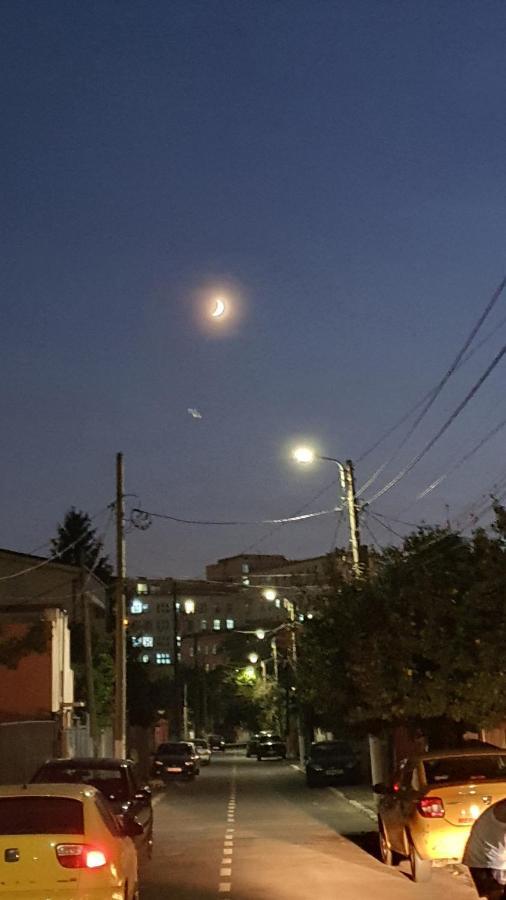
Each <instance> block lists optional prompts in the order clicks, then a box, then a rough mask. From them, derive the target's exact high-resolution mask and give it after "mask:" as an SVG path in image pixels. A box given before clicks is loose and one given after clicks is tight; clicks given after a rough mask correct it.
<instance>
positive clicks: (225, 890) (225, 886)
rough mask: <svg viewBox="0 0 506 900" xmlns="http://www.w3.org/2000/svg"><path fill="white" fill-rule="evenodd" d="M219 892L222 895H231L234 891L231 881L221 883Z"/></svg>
mask: <svg viewBox="0 0 506 900" xmlns="http://www.w3.org/2000/svg"><path fill="white" fill-rule="evenodd" d="M218 890H219V892H220V894H229V893H230V891H231V890H232V885H231V883H230V881H220V884H219V887H218Z"/></svg>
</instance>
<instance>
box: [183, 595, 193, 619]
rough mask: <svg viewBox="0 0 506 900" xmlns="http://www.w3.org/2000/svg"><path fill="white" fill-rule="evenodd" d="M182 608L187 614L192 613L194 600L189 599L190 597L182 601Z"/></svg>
mask: <svg viewBox="0 0 506 900" xmlns="http://www.w3.org/2000/svg"><path fill="white" fill-rule="evenodd" d="M183 608H184V611H185V613H186V615H187V616H191V615H193V613H194V612H195V600H191V599H190V598H188V599H187V600H185V601H184V603H183Z"/></svg>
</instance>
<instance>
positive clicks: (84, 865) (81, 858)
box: [56, 844, 107, 869]
mask: <svg viewBox="0 0 506 900" xmlns="http://www.w3.org/2000/svg"><path fill="white" fill-rule="evenodd" d="M56 856H57V858H58V862H59V863H60V865H61V866H63V868H64V869H100V868H101V867H102V866H105V865H106V863H107V857H106V855H105V853H103V852H102V850H97V849H96V848H95V847H88V846H87V845H86V844H57V845H56Z"/></svg>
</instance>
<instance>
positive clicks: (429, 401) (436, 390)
mask: <svg viewBox="0 0 506 900" xmlns="http://www.w3.org/2000/svg"><path fill="white" fill-rule="evenodd" d="M505 287H506V277H504V278H503V279H502V281H501V282H500V284H499V285H498V287H497V288H496V289H495V291H494V293H493V294H492V297H491V298H490V300H489V302H488V303H487V305H486V307H485V309H484V310H483V312H482V314H481V316H480V317H479V319H478V321H477V322H476V323H475V325H474V326H473V328H472V329H471V332H470V333H469V335H468V337H467V339H466V341H465V342H464V344H463V346H462V347H461V349H460V350H459V352H458V353H457V356H456V357H455V359H454V361H453V363H452V364H451V366H450V368H449V369H448V370H447V372H446V374H445V375H444V376H443V378H442V379H441V380H440V381H439V382H438V384H437V385H435V387H433V388H431V389H430V391H428V392H427V394H425V395H424V397H422V398H421V400H419V401H418V402H417V403H416V404H415V405H414V406H413V407H412V408H411V409H410V410H409V411H408V412H407V413H405V414H404V415H403V416H402V417H401V418H400V419H399V420H398V421H397V422H396V423H395V424H394V425H392V426H391V428H389V429H388V430H387V431H386V432H385V433H384V434H383V435H382V436H381V437H380V438H379V439H378V440H377V441H375V443H374V444H372V446H371V447H369V448H368V449H367V450H365V451H364V453H362V454H361V456H359V457H358V458H357V462H362V460H364V459H365V458H366V457H367V456H369V454H370V453H372V452H373V450H376V448H377V447H379V446H380V444H382V443H383V442H384V441H385V440H386V439H387V438H388V437H390V435H391V434H393V433H394V432H395V431H397V429H398V428H400V426H401V425H404V423H405V422H407V421H408V419H410V418H411V416H412V415H413V414H414V413H415V412H416V411H417V410H418V409H420V407H421V406H423V409H422V411H421V413H420V414H419V415H418V417H417V418H416V420H415V422H414V423H413V424H412V426H411V428H410V430H409V431H408V434H407V435H406V436H405V437H404V438H403V440H402V441H401V443H400V444H399V445H398V446H397V447H396V449H395V450H394V452H393V454H392V455H391V456H390V457H389V458H388V460H386V461H385V463H383V465H382V466H380V468H379V469H378V471H377V474H376V473H375V474H374V476H372V478H371V479H370V481H369V482H368V483H367V485H363V486H362V488H361V489H360V491H361V492H363V491H364V490H366V489H367V487H370V485H371V484H372V483H373V480H376V478H377V477H378V475H379V474H380V473H381V472H382V471H383V469H385V468H386V466H387V465H389V463H390V462H392V460H393V459H394V458H395V457H396V456H397V454H398V453H399V452H400V450H401V449H402V448H403V447H404V446H405V444H406V443H407V441H408V440H409V439H410V437H411V436H412V434H413V433H414V431H415V430H416V428H417V427H418V425H419V424H420V422H421V421H422V419H423V418H424V417H425V415H426V414H427V412H428V411H429V409H430V408H431V406H432V405H433V404H434V402H435V400H436V399H437V398H438V396H439V394H440V393H441V391H442V390H443V388H444V386H445V385H446V383H447V382H448V381H449V379H450V378H451V376H452V375H453V374H454V373H455V372H456V371H457V370H458V369H459V368H460V367H461V366H462V365H464V364H465V363H467V362H468V361H469V360H470V359H471V357H472V356H474V354H475V353H476V352H477V351H478V350H479V349H480V348H481V347H483V345H484V344H485V343H487V341H489V340H490V338H491V337H493V336H494V335H495V334H496V333H497V331H498V330H499V329H500V328H502V327H503V326H504V325H505V324H506V318H505V319H502V320H501V322H500V323H499V324H498V325H496V327H495V328H494V329H493V330H492V331H491V332H489V333H488V334H487V335H486V336H485V337H484V338H483V339H482V340H481V341H480V343H479V344H478V345H477V346H476V347H474V348H473V349H471V350H470V352H469V353H467V350H468V349H469V348H470V345H471V343H472V342H473V340H474V338H475V337H476V335H477V334H478V331H479V330H480V328H481V326H482V325H483V323H484V321H485V319H486V318H487V317H488V316H489V314H490V313H491V312H492V309H493V308H494V306H495V304H496V303H497V301H498V300H499V298H500V296H501V294H502V292H503V290H504V288H505Z"/></svg>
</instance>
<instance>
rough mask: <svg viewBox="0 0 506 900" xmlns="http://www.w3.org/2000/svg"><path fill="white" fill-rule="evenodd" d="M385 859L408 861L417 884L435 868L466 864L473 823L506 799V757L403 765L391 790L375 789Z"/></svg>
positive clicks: (435, 757) (435, 756)
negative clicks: (485, 811)
mask: <svg viewBox="0 0 506 900" xmlns="http://www.w3.org/2000/svg"><path fill="white" fill-rule="evenodd" d="M374 791H375V793H377V794H380V795H381V797H380V800H379V804H378V830H379V842H380V850H381V857H382V859H383V862H384V863H386V865H393V863H394V861H395V858H396V856H404V857H408V858H409V861H410V864H411V873H412V876H413V880H414V881H428V880H429V879H430V876H431V870H432V866H433V865H439V866H441V865H447V864H449V863H460V862H462V856H463V854H464V849H465V846H466V843H467V840H468V837H469V832H470V830H471V827H472V825H473V823H474V821H475V820H476V819H477V818H478V817H479V816H480V815H481V813H482V812H483V811H484V810H485V809H487V807H489V806H490V805H491V804H492V803H495V802H496V801H497V800H501V799H503V798H505V797H506V751H504V752H501V751H500V750H488V749H474V748H473V749H466V750H461V751H459V750H455V751H445V752H439V753H425V754H423V755H421V756H417V757H413V758H412V759H405V760H403V762H402V763H401V765H400V767H399V769H398V771H397V772H396V774H395V776H394V779H393V781H392V783H391V784H388V785H385V784H377V785H375V786H374Z"/></svg>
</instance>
